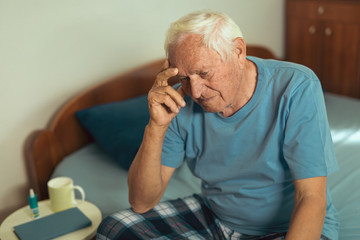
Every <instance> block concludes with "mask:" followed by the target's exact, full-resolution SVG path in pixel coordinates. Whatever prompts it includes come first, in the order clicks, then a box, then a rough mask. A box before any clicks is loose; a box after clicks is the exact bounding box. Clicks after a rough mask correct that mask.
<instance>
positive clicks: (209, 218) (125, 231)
mask: <svg viewBox="0 0 360 240" xmlns="http://www.w3.org/2000/svg"><path fill="white" fill-rule="evenodd" d="M285 235H286V232H283V233H272V234H269V235H266V236H250V235H245V234H241V233H238V232H235V231H233V230H231V229H229V228H228V227H226V226H224V225H223V224H221V223H220V221H219V220H218V219H216V218H215V216H214V214H213V213H212V212H211V210H210V209H209V208H208V207H206V205H205V203H204V201H203V199H202V198H201V197H200V196H199V195H193V196H191V197H186V198H183V199H177V200H170V201H166V202H160V203H159V204H157V205H156V206H155V207H154V208H153V209H152V210H150V211H148V212H146V213H143V214H137V213H135V212H134V211H132V210H131V209H128V210H123V211H120V212H117V213H114V214H112V215H110V216H108V217H106V218H105V219H104V220H103V221H102V222H101V224H100V226H99V228H98V231H97V235H96V239H98V240H109V239H124V240H126V239H129V240H145V239H156V240H177V239H179V240H180V239H193V240H200V239H204V240H207V239H212V240H243V239H244V240H281V239H285ZM321 239H322V240H328V238H326V237H325V236H322V237H321Z"/></svg>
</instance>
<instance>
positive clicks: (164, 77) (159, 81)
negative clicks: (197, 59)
mask: <svg viewBox="0 0 360 240" xmlns="http://www.w3.org/2000/svg"><path fill="white" fill-rule="evenodd" d="M177 74H178V69H177V68H167V69H165V70H163V71H161V72H160V73H159V74H158V75H157V77H156V80H155V84H156V85H157V86H168V80H169V78H171V77H174V76H176V75H177Z"/></svg>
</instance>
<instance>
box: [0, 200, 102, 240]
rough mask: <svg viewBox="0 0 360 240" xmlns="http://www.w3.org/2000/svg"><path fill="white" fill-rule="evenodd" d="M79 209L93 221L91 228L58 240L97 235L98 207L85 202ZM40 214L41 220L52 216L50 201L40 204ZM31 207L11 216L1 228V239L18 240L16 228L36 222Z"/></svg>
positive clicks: (79, 205) (21, 209) (87, 237)
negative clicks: (32, 221) (26, 223)
mask: <svg viewBox="0 0 360 240" xmlns="http://www.w3.org/2000/svg"><path fill="white" fill-rule="evenodd" d="M77 207H78V208H79V209H80V210H81V211H82V212H83V213H84V214H85V215H86V216H87V217H88V218H89V219H90V220H91V223H92V224H91V226H90V227H86V228H83V229H80V230H78V231H74V232H71V233H68V234H65V235H63V236H61V237H58V238H56V239H57V240H65V239H92V238H93V237H94V236H95V234H96V230H97V228H98V226H99V225H100V222H101V220H102V218H101V212H100V210H99V208H98V207H96V206H95V205H94V204H92V203H90V202H87V201H85V202H83V203H81V204H78V205H77ZM39 213H40V218H41V217H44V216H47V215H50V214H52V213H53V211H52V210H51V208H50V200H44V201H40V202H39ZM31 214H32V212H31V210H30V207H29V205H27V206H25V207H23V208H20V209H18V210H16V211H15V212H13V213H12V214H11V215H9V216H8V217H7V218H6V219H5V220H4V221H3V222H2V224H1V226H0V239H1V240H12V239H14V240H18V237H17V236H16V234H15V233H14V226H17V225H19V224H22V223H25V222H29V221H31V220H34V218H33V217H32V215H31Z"/></svg>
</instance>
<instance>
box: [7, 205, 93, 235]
mask: <svg viewBox="0 0 360 240" xmlns="http://www.w3.org/2000/svg"><path fill="white" fill-rule="evenodd" d="M88 226H91V221H90V219H89V218H88V217H87V216H85V214H84V213H82V212H81V211H80V210H79V209H78V208H77V207H75V208H70V209H67V210H64V211H61V212H57V213H54V214H51V215H48V216H45V217H42V218H39V219H36V220H33V221H31V222H27V223H24V224H21V225H18V226H15V227H14V232H15V234H16V235H17V236H18V237H19V239H21V240H46V239H53V238H56V237H59V236H61V235H64V234H66V233H70V232H73V231H76V230H79V229H81V228H85V227H88Z"/></svg>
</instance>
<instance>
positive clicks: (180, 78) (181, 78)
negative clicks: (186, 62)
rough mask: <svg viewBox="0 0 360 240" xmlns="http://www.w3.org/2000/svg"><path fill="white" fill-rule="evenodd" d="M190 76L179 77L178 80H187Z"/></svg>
mask: <svg viewBox="0 0 360 240" xmlns="http://www.w3.org/2000/svg"><path fill="white" fill-rule="evenodd" d="M189 79H190V78H189V77H188V76H186V77H179V80H180V81H181V82H184V81H188V80H189Z"/></svg>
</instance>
